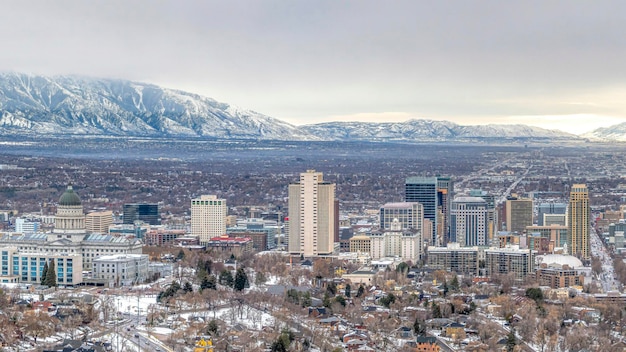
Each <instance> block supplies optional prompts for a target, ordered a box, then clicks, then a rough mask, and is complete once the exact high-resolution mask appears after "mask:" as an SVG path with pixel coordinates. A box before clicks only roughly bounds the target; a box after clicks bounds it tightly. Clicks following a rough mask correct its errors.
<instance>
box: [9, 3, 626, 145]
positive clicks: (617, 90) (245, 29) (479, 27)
mask: <svg viewBox="0 0 626 352" xmlns="http://www.w3.org/2000/svg"><path fill="white" fill-rule="evenodd" d="M0 26H1V30H0V43H1V45H0V50H1V53H0V70H2V71H19V72H30V73H38V74H47V75H56V74H79V75H89V76H95V77H114V78H124V79H131V80H136V81H144V82H151V83H156V84H159V85H162V86H165V87H170V88H178V89H183V90H187V91H191V92H195V93H199V94H202V95H206V96H209V97H212V98H214V99H216V100H219V101H223V102H226V103H231V104H234V105H238V106H240V107H242V108H247V109H252V110H255V111H258V112H261V113H264V114H267V115H270V116H273V117H276V118H279V119H282V120H285V121H288V122H291V123H294V124H298V125H299V124H306V123H315V122H323V121H335V120H359V121H381V122H382V121H403V120H406V119H409V118H429V119H436V120H444V119H445V120H450V121H454V122H457V123H459V124H485V123H526V124H530V125H536V126H541V127H547V128H559V129H562V130H564V131H569V132H575V133H578V132H586V131H589V130H591V129H594V128H596V127H599V126H608V125H612V124H616V123H620V122H626V1H548V0H540V1H527V0H525V1H501V0H497V1H462V0H459V1H439V0H438V1H417V0H412V1H378V0H377V1H367V0H358V1H356V0H355V1H337V0H329V1H324V0H314V1H312V0H307V1H296V0H282V1H260V0H259V1H257V0H250V1H233V0H228V1H224V0H220V1H205V0H202V1H157V0H146V1H127V0H123V1H111V0H106V1H37V2H35V1H3V2H0Z"/></svg>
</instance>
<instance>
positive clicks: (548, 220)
mask: <svg viewBox="0 0 626 352" xmlns="http://www.w3.org/2000/svg"><path fill="white" fill-rule="evenodd" d="M542 220H543V226H552V225H559V226H567V214H543V219H542Z"/></svg>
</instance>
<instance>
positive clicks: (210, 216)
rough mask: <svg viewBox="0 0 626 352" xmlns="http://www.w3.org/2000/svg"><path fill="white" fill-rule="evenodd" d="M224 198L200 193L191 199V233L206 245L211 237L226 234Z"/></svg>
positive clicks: (226, 213) (226, 210)
mask: <svg viewBox="0 0 626 352" xmlns="http://www.w3.org/2000/svg"><path fill="white" fill-rule="evenodd" d="M227 215H228V208H227V206H226V199H219V198H217V196H216V195H202V196H200V198H195V199H192V200H191V235H192V236H198V238H199V239H200V244H202V245H206V244H207V243H208V242H209V241H210V240H211V238H213V237H219V236H222V235H224V234H226V216H227Z"/></svg>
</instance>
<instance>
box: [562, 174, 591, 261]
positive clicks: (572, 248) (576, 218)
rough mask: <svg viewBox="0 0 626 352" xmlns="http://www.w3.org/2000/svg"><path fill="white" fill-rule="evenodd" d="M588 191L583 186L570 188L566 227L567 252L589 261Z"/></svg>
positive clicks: (578, 185)
mask: <svg viewBox="0 0 626 352" xmlns="http://www.w3.org/2000/svg"><path fill="white" fill-rule="evenodd" d="M589 213H590V209H589V190H588V189H587V185H585V184H575V185H573V186H572V189H571V191H570V196H569V209H568V219H567V220H568V221H567V223H568V226H569V234H570V236H569V242H570V243H569V249H568V251H569V252H570V253H571V254H572V255H575V256H577V257H579V258H582V259H589V258H590V256H591V253H590V251H589V216H590V215H589Z"/></svg>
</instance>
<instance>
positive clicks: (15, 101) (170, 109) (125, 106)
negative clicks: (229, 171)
mask: <svg viewBox="0 0 626 352" xmlns="http://www.w3.org/2000/svg"><path fill="white" fill-rule="evenodd" d="M68 134H69V135H96V136H121V137H126V136H142V137H171V138H186V137H202V138H216V139H263V140H303V141H404V142H428V141H467V140H472V141H475V140H484V141H490V140H491V141H495V140H501V139H511V138H516V139H541V140H545V139H549V140H564V139H565V140H575V139H578V137H577V136H574V135H571V134H567V133H564V132H560V131H553V130H545V129H541V128H536V127H529V126H524V125H485V126H461V125H457V124H455V123H452V122H448V121H431V120H409V121H406V122H400V123H363V122H331V123H321V124H314V125H306V126H294V125H291V124H289V123H286V122H283V121H281V120H278V119H275V118H272V117H269V116H266V115H263V114H260V113H257V112H254V111H250V110H244V109H239V108H236V107H233V106H231V105H228V104H225V103H220V102H217V101H215V100H213V99H211V98H207V97H203V96H200V95H197V94H192V93H187V92H183V91H179V90H173V89H165V88H161V87H158V86H156V85H153V84H146V83H138V82H131V81H125V80H116V79H95V78H85V77H76V76H57V77H46V76H37V75H29V74H19V73H0V135H31V136H54V135H68Z"/></svg>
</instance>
